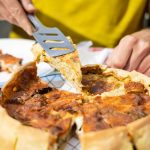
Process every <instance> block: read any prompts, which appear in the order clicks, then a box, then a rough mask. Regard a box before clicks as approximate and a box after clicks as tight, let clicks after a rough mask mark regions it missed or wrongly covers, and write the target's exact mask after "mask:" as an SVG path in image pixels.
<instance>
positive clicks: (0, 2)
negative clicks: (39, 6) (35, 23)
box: [0, 0, 35, 35]
mask: <svg viewBox="0 0 150 150" xmlns="http://www.w3.org/2000/svg"><path fill="white" fill-rule="evenodd" d="M24 10H25V11H27V12H28V13H33V12H34V11H35V8H34V6H33V5H32V2H31V0H20V2H19V1H18V0H0V20H6V21H8V22H10V23H12V24H14V25H17V26H19V27H21V28H22V29H24V30H25V31H26V32H27V33H28V34H29V35H32V30H33V29H32V25H31V23H30V21H29V20H28V18H27V16H26V13H25V11H24Z"/></svg>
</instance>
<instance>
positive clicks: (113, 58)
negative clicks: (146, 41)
mask: <svg viewBox="0 0 150 150" xmlns="http://www.w3.org/2000/svg"><path fill="white" fill-rule="evenodd" d="M136 42H137V39H136V38H135V37H133V36H130V35H128V36H125V37H124V38H123V39H122V40H121V41H120V43H119V45H118V46H117V47H116V48H115V49H114V51H113V53H112V54H110V55H109V57H108V59H107V60H106V65H108V66H109V67H114V68H120V69H121V68H124V67H125V66H126V64H127V62H128V60H129V58H130V56H131V54H132V50H133V46H134V45H135V43H136Z"/></svg>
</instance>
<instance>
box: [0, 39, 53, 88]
mask: <svg viewBox="0 0 150 150" xmlns="http://www.w3.org/2000/svg"><path fill="white" fill-rule="evenodd" d="M34 43H35V41H33V40H25V39H0V49H1V50H2V51H3V53H8V54H11V55H13V56H16V57H19V58H22V59H23V64H25V63H27V62H30V61H32V60H33V54H32V52H31V48H32V45H33V44H34ZM53 70H54V69H53V68H51V67H50V66H49V65H48V64H46V63H44V62H41V63H39V64H38V75H42V74H45V72H48V71H53ZM10 77H11V74H10V73H7V72H1V73H0V86H1V85H2V84H3V83H4V82H6V81H8V80H9V78H10Z"/></svg>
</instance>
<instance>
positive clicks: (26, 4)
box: [21, 0, 35, 13]
mask: <svg viewBox="0 0 150 150" xmlns="http://www.w3.org/2000/svg"><path fill="white" fill-rule="evenodd" d="M21 3H22V6H23V8H24V9H25V10H26V11H27V12H28V13H34V12H35V7H34V5H33V4H32V1H31V0H21Z"/></svg>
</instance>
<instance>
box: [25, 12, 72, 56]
mask: <svg viewBox="0 0 150 150" xmlns="http://www.w3.org/2000/svg"><path fill="white" fill-rule="evenodd" d="M27 16H28V18H29V20H30V21H31V23H32V24H33V25H34V27H35V29H36V30H35V31H34V32H33V37H34V38H35V39H36V41H37V42H38V43H39V44H40V45H41V46H42V47H43V49H44V50H45V51H46V53H47V54H49V55H50V56H53V57H56V56H60V55H64V54H68V53H71V52H73V51H74V50H75V49H74V47H73V45H72V44H71V43H70V41H69V40H68V39H67V38H66V37H65V35H64V34H63V33H62V32H61V31H60V30H59V29H58V28H56V27H53V28H47V27H45V26H44V25H42V24H41V22H40V21H39V20H38V19H37V18H36V17H35V15H33V14H27Z"/></svg>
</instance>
